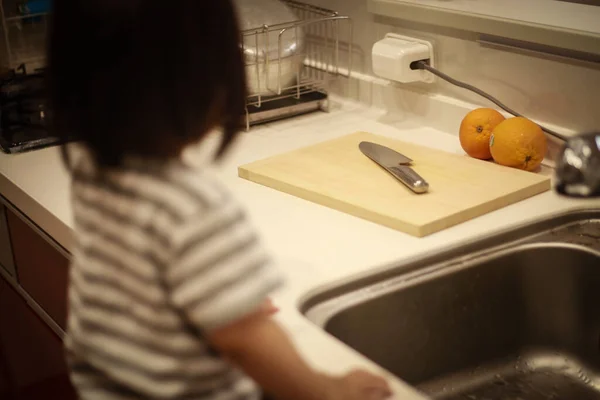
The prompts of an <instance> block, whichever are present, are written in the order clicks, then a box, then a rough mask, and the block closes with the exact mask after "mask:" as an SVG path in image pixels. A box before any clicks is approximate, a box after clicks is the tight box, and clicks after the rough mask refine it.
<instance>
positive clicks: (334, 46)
mask: <svg viewBox="0 0 600 400" xmlns="http://www.w3.org/2000/svg"><path fill="white" fill-rule="evenodd" d="M281 1H282V2H283V3H285V4H286V5H287V6H288V7H289V8H290V9H291V10H292V11H293V12H294V14H295V15H296V16H297V17H298V19H297V20H295V21H290V22H285V23H280V24H277V25H271V26H268V25H263V26H259V27H256V28H252V29H247V30H244V31H243V32H242V45H243V46H244V50H246V47H245V46H246V44H247V43H252V44H253V45H252V47H253V50H254V51H255V54H268V53H269V49H267V47H268V46H269V37H270V36H271V38H272V37H273V36H275V35H274V33H276V36H277V37H278V51H277V55H275V57H272V56H266V57H263V58H262V59H260V58H259V57H258V56H257V57H256V58H255V59H254V60H248V59H246V70H247V71H248V70H250V72H251V73H250V75H254V76H255V77H256V79H257V80H260V76H261V74H260V71H261V68H263V69H262V70H265V71H267V74H268V73H269V72H268V71H273V70H276V71H277V72H276V73H277V74H278V75H279V76H278V77H277V79H276V81H277V84H276V85H275V87H271V88H269V90H268V93H250V94H249V95H248V97H247V99H246V116H245V123H246V130H250V127H251V126H252V125H256V124H259V123H263V122H268V121H274V120H278V119H283V118H288V117H291V116H295V115H299V114H305V113H308V112H312V111H317V110H321V111H325V112H329V105H330V104H329V90H330V85H331V83H332V82H333V81H334V80H335V79H336V78H338V77H340V76H342V77H349V76H350V73H351V70H352V42H353V35H354V32H353V30H354V29H353V23H352V20H351V19H350V18H349V17H348V16H343V15H339V14H338V12H336V11H333V10H329V9H326V8H321V7H317V6H312V5H309V4H305V3H302V2H299V1H295V0H281ZM298 29H302V30H303V31H304V36H305V45H304V46H303V49H301V51H299V52H297V53H296V54H295V55H294V57H300V58H301V59H302V62H301V65H300V68H299V69H298V72H297V74H296V79H295V83H294V84H293V85H291V86H287V87H282V84H281V70H282V63H283V62H284V61H283V58H282V53H283V52H284V49H283V48H282V39H281V38H282V37H283V35H284V34H285V33H286V32H287V33H289V32H290V31H293V32H295V35H296V37H298ZM344 31H345V34H344ZM261 36H262V38H261ZM261 42H262V43H263V48H261V45H260V43H261ZM342 53H346V54H347V61H346V65H345V66H343V67H342V66H341V65H340V62H341V61H342V60H341V59H342V57H343V56H342ZM344 58H345V57H344ZM267 77H268V75H267ZM259 86H260V84H259Z"/></svg>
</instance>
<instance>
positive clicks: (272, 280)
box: [165, 199, 282, 331]
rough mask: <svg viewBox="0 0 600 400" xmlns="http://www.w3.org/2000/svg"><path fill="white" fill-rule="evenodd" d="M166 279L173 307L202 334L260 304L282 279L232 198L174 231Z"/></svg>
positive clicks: (236, 318) (243, 314) (223, 324)
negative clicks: (178, 309) (179, 310)
mask: <svg viewBox="0 0 600 400" xmlns="http://www.w3.org/2000/svg"><path fill="white" fill-rule="evenodd" d="M173 243H174V245H173V249H172V253H171V254H172V259H171V261H170V264H169V265H168V266H167V267H166V268H167V269H166V271H165V280H166V284H167V288H168V290H169V291H170V293H169V294H170V297H171V301H172V303H173V304H174V305H175V306H176V307H179V308H180V309H181V311H183V312H184V313H185V315H186V316H187V318H189V320H190V321H191V322H192V323H193V324H195V325H196V326H197V327H199V328H200V329H202V330H205V331H210V330H212V329H216V328H219V327H223V326H226V325H227V324H230V323H232V322H234V321H236V320H239V319H240V318H242V317H244V316H246V315H248V314H249V313H251V312H254V311H256V309H257V308H258V307H259V306H260V305H261V304H262V303H263V302H264V301H265V299H266V297H267V296H268V294H269V293H270V292H271V291H273V290H274V289H276V288H277V287H278V286H279V285H280V284H281V283H282V278H281V276H280V274H279V271H278V270H277V269H276V268H275V266H274V265H273V263H272V261H271V259H270V258H269V256H268V255H267V254H266V252H265V250H264V249H263V247H262V246H261V244H260V241H259V239H258V237H257V235H256V233H255V231H254V230H253V228H252V226H251V224H250V223H249V222H248V220H247V219H246V217H245V215H244V213H243V211H242V210H241V208H240V207H239V205H238V204H237V203H235V201H233V200H232V199H227V200H225V202H224V203H222V204H221V205H218V206H214V207H212V208H211V209H210V210H208V211H206V212H202V213H199V214H197V215H195V216H194V217H193V218H190V219H189V220H187V221H186V222H185V223H183V224H182V225H181V226H180V227H179V228H178V229H177V232H174V240H173Z"/></svg>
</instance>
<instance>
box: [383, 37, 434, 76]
mask: <svg viewBox="0 0 600 400" xmlns="http://www.w3.org/2000/svg"><path fill="white" fill-rule="evenodd" d="M372 56H373V72H374V73H375V75H377V76H379V77H382V78H385V79H389V80H391V81H395V82H402V83H410V82H427V83H432V82H434V80H435V76H434V75H433V74H431V73H430V72H428V71H425V70H421V69H412V68H411V64H412V63H413V62H415V61H421V60H428V62H429V65H431V66H432V67H433V66H435V59H434V55H433V45H432V44H431V42H428V41H426V40H422V39H417V38H412V37H408V36H403V35H398V34H395V33H388V34H387V35H385V38H384V39H382V40H380V41H378V42H377V43H375V44H374V45H373V50H372Z"/></svg>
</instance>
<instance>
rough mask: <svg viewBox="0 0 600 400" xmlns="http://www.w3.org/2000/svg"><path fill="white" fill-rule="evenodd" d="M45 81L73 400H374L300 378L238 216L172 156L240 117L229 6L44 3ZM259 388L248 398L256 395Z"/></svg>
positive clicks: (261, 256) (376, 384) (264, 273)
mask: <svg viewBox="0 0 600 400" xmlns="http://www.w3.org/2000/svg"><path fill="white" fill-rule="evenodd" d="M53 4H54V10H53V13H52V21H51V29H50V38H49V47H48V48H49V52H48V66H49V68H48V76H49V90H50V102H49V104H50V111H51V116H52V120H53V126H54V128H55V132H56V134H58V135H60V136H61V137H64V138H66V137H71V136H73V135H75V136H77V137H78V138H79V139H80V143H81V144H82V146H80V147H82V148H83V151H79V152H77V153H73V152H70V151H68V150H67V149H66V148H63V154H64V156H65V161H66V163H67V166H68V167H69V169H70V170H71V172H72V176H73V183H72V204H73V210H74V218H75V232H76V239H77V243H76V246H75V250H74V252H73V262H72V266H71V278H70V287H69V307H70V308H69V323H68V332H67V338H66V349H67V356H68V360H69V365H70V369H71V377H72V382H73V384H74V386H75V387H76V389H77V391H78V393H79V395H80V396H81V398H82V399H84V400H85V399H117V400H118V399H145V398H148V399H149V398H155V399H258V398H260V397H261V396H262V393H263V391H264V393H266V394H268V395H270V396H273V397H275V398H278V399H285V400H289V399H319V400H320V399H325V400H328V399H340V400H341V399H344V400H348V399H382V398H385V397H387V396H389V394H390V392H389V389H388V386H387V384H386V382H385V381H384V380H383V379H381V378H379V377H376V376H373V375H371V374H369V373H367V372H364V371H355V372H352V373H350V374H348V375H346V376H343V377H332V376H326V375H324V374H321V373H318V372H316V371H314V370H313V369H311V368H309V367H308V366H307V364H306V363H305V362H304V361H303V360H302V359H301V358H300V356H299V355H298V353H297V352H296V351H295V349H294V347H293V346H292V344H291V342H290V341H289V339H288V338H287V337H286V334H285V333H284V331H283V330H282V329H281V328H280V327H279V326H278V325H277V324H276V322H274V321H273V320H272V319H271V318H270V317H269V315H270V313H271V312H272V311H273V310H272V306H271V305H270V303H269V302H268V298H267V296H268V295H269V293H270V292H271V291H272V290H273V289H275V288H276V287H278V286H279V285H280V284H281V283H282V282H281V279H280V276H279V275H278V272H277V269H276V268H275V267H274V266H273V265H272V263H271V261H270V259H269V256H268V255H267V254H265V252H264V251H263V249H262V248H261V246H260V244H259V242H258V240H257V236H256V234H255V233H254V231H253V229H252V227H251V226H250V225H249V223H248V221H247V220H246V218H245V217H244V213H243V212H242V211H241V209H240V207H239V206H238V204H237V203H236V201H235V199H233V198H232V197H231V195H229V194H228V193H227V191H226V190H224V189H223V188H222V187H221V185H220V184H219V182H217V181H216V180H214V179H213V178H211V176H210V175H209V174H208V173H198V172H197V171H194V170H192V169H190V168H187V167H186V166H185V165H184V164H183V162H182V161H181V160H180V155H181V152H182V150H183V149H184V148H185V147H186V146H187V145H189V144H191V143H194V142H198V141H200V140H202V139H203V137H204V136H205V135H206V134H207V133H208V132H209V131H211V130H212V129H213V128H219V129H221V130H222V144H221V146H220V149H219V151H218V155H219V156H220V155H222V154H223V152H224V151H225V150H226V149H227V147H228V146H229V144H230V143H231V142H232V141H233V139H234V138H235V136H236V134H237V132H238V128H239V126H240V123H241V118H242V116H243V115H244V107H245V93H246V90H245V76H244V63H243V59H242V55H241V52H240V47H239V42H240V37H241V36H240V32H239V30H238V25H237V19H236V16H235V13H234V9H233V6H232V4H231V2H230V0H213V1H208V0H171V1H168V2H164V1H156V0H54V2H53ZM259 388H262V389H259Z"/></svg>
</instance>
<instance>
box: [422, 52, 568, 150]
mask: <svg viewBox="0 0 600 400" xmlns="http://www.w3.org/2000/svg"><path fill="white" fill-rule="evenodd" d="M411 68H413V69H424V70H426V71H429V72H431V73H432V74H434V75H436V76H438V77H440V78H442V79H443V80H445V81H447V82H450V83H451V84H453V85H455V86H458V87H461V88H463V89H467V90H470V91H471V92H474V93H477V94H478V95H480V96H482V97H485V98H486V99H488V100H489V101H491V102H492V103H494V104H496V105H497V106H498V107H500V108H502V109H503V110H504V111H506V112H508V113H510V114H512V115H514V116H517V117H523V115H522V114H520V113H518V112H516V111H515V110H513V109H512V108H509V107H507V106H505V105H504V104H503V103H501V102H500V100H498V99H496V98H495V97H493V96H491V95H489V94H487V93H486V92H484V91H483V90H481V89H479V88H476V87H475V86H473V85H469V84H468V83H465V82H461V81H459V80H456V79H454V78H452V77H451V76H448V75H446V74H445V73H443V72H442V71H439V70H437V69H435V68H434V67H432V66H431V65H429V64H428V63H427V61H424V60H421V61H416V62H413V63H412V64H411ZM538 125H539V124H538ZM540 128H542V130H543V131H544V132H546V133H548V134H550V135H552V136H554V137H556V138H559V139H561V140H563V141H566V140H567V138H566V137H565V136H564V135H561V134H560V133H558V132H555V131H553V130H551V129H548V128H545V127H543V126H541V125H540Z"/></svg>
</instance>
